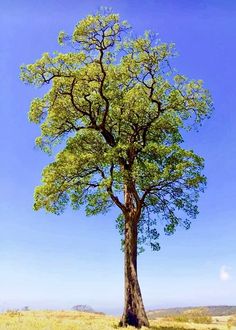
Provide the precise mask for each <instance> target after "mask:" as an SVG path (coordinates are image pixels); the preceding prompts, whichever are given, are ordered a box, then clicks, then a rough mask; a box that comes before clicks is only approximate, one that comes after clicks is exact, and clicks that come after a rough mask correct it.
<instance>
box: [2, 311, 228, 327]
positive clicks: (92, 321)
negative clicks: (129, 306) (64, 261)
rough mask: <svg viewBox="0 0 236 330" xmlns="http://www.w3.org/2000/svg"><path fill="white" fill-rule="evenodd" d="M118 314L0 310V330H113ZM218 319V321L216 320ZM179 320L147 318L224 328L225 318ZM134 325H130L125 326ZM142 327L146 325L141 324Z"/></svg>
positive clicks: (156, 322) (171, 324) (163, 322)
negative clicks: (206, 321) (199, 321)
mask: <svg viewBox="0 0 236 330" xmlns="http://www.w3.org/2000/svg"><path fill="white" fill-rule="evenodd" d="M118 321H119V320H118V318H116V317H112V316H104V315H98V314H90V313H80V312H74V311H30V312H7V313H3V314H0V330H114V329H118V326H117V324H118ZM218 323H219V324H218ZM218 323H217V322H214V323H212V324H208V325H203V324H192V323H184V324H181V325H180V324H179V323H177V322H176V323H175V322H170V321H166V320H162V319H158V320H152V321H150V324H151V328H150V329H151V330H185V329H186V330H187V329H191V330H194V329H196V330H213V329H214V330H227V329H228V328H227V322H218ZM126 329H127V330H128V329H134V328H133V327H127V328H126ZM143 329H145V328H143Z"/></svg>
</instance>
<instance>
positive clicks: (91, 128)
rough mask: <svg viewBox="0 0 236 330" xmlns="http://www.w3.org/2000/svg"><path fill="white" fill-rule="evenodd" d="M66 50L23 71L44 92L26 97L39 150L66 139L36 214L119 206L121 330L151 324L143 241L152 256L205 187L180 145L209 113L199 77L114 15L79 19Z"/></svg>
mask: <svg viewBox="0 0 236 330" xmlns="http://www.w3.org/2000/svg"><path fill="white" fill-rule="evenodd" d="M58 40H59V44H60V45H62V46H64V47H70V49H68V52H65V51H64V52H62V53H58V52H56V53H54V55H53V56H50V55H49V54H48V53H45V54H43V55H42V57H41V59H39V60H37V61H36V62H35V63H34V64H29V65H25V66H22V68H21V78H22V80H23V81H25V82H27V83H30V84H34V85H36V86H39V87H40V86H43V85H48V84H49V86H50V89H49V90H48V91H47V93H46V94H45V95H44V96H43V97H42V98H36V99H34V100H33V101H32V104H31V108H30V112H29V119H30V121H32V122H34V123H37V124H40V125H41V135H40V137H38V138H37V139H36V144H37V145H38V146H40V147H41V148H42V149H43V150H44V151H46V152H49V153H50V152H52V150H53V147H54V146H56V145H58V143H61V142H63V144H62V147H61V151H60V152H59V153H58V154H57V155H55V160H54V161H53V162H52V163H50V164H49V165H48V166H47V167H46V168H45V169H44V170H43V173H42V184H41V185H40V186H38V187H36V189H35V195H34V198H35V204H34V209H35V210H38V209H41V208H44V209H46V210H47V211H49V212H53V213H56V214H59V213H61V212H63V210H64V209H65V207H66V206H67V204H70V205H71V206H72V208H73V209H79V207H80V206H81V205H85V208H86V213H87V215H96V214H98V213H100V212H102V213H104V212H107V211H108V210H109V209H110V208H111V207H113V206H116V207H118V208H119V210H120V216H119V217H118V219H117V223H118V227H119V229H120V231H121V233H122V234H123V240H122V244H123V250H124V259H125V260H124V276H125V306H124V312H123V316H122V318H121V321H120V325H121V326H127V325H133V326H136V327H141V326H142V325H144V326H148V325H149V323H148V319H147V316H146V313H145V309H144V305H143V301H142V296H141V291H140V287H139V283H138V277H137V252H138V249H139V247H141V246H142V244H143V243H145V242H146V243H150V245H151V247H152V249H154V250H158V249H159V244H158V236H159V229H157V228H160V227H161V225H163V228H164V231H165V233H167V234H171V233H173V232H174V231H175V229H176V227H177V226H178V225H179V224H180V225H183V226H184V227H186V228H188V227H189V224H190V220H191V218H195V217H196V215H197V213H198V209H197V200H198V197H199V192H200V191H201V190H203V188H204V185H205V181H206V180H205V177H204V175H203V174H202V168H203V159H202V158H201V157H199V156H197V155H196V154H195V153H194V152H193V151H192V150H185V149H184V148H183V147H181V144H182V142H183V137H182V135H183V132H184V130H187V131H188V130H190V128H191V127H193V126H196V125H197V124H199V123H201V121H202V119H204V118H205V117H208V116H209V113H210V112H211V109H212V101H211V98H210V95H209V93H208V91H207V90H206V89H204V88H203V86H202V81H201V80H189V79H188V78H186V77H185V76H183V75H181V74H177V73H176V72H175V71H174V70H172V69H171V66H170V60H171V58H172V57H173V56H175V49H174V45H173V44H167V43H161V42H160V40H159V39H157V37H156V35H155V34H153V33H150V32H145V33H144V35H143V36H138V37H137V36H134V35H133V34H132V33H131V28H130V26H129V25H128V23H127V22H125V21H121V20H120V19H119V15H117V14H113V13H111V12H106V11H104V12H98V13H96V14H95V15H89V16H87V17H86V18H84V19H82V20H81V21H80V22H79V23H78V24H77V25H76V27H75V29H74V32H73V34H72V35H67V34H65V33H64V32H61V33H60V34H59V39H58Z"/></svg>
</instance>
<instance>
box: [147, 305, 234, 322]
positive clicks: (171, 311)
mask: <svg viewBox="0 0 236 330" xmlns="http://www.w3.org/2000/svg"><path fill="white" fill-rule="evenodd" d="M198 308H204V309H207V310H208V312H209V314H210V315H211V316H226V315H232V314H236V306H199V307H180V308H166V309H157V310H151V311H148V312H147V314H148V317H149V319H155V318H157V317H165V316H170V315H178V314H181V313H183V312H185V311H187V310H189V309H191V310H193V309H198Z"/></svg>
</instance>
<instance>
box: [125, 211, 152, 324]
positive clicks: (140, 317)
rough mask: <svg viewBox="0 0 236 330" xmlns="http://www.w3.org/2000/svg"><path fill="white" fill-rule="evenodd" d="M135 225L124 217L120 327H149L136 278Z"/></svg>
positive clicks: (135, 221)
mask: <svg viewBox="0 0 236 330" xmlns="http://www.w3.org/2000/svg"><path fill="white" fill-rule="evenodd" d="M137 225H138V222H137V220H136V219H135V218H132V217H131V216H130V214H129V215H126V216H125V261H124V262H125V265H124V270H125V306H124V312H123V315H122V318H121V320H120V323H119V325H120V326H122V327H127V326H128V325H131V326H134V327H136V328H141V327H142V326H146V327H149V322H148V319H147V315H146V312H145V309H144V305H143V300H142V295H141V290H140V287H139V283H138V276H137V239H138V232H137Z"/></svg>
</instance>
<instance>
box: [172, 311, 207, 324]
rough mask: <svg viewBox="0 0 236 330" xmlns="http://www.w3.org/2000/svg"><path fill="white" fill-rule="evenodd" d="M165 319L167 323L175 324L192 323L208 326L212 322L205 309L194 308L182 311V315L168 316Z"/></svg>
mask: <svg viewBox="0 0 236 330" xmlns="http://www.w3.org/2000/svg"><path fill="white" fill-rule="evenodd" d="M166 319H168V320H169V321H176V322H186V323H187V322H193V323H203V324H210V323H211V322H212V317H211V315H210V314H209V312H208V310H207V309H206V308H195V309H189V310H187V311H184V312H183V313H180V314H177V315H172V316H168V317H167V318H166Z"/></svg>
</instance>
